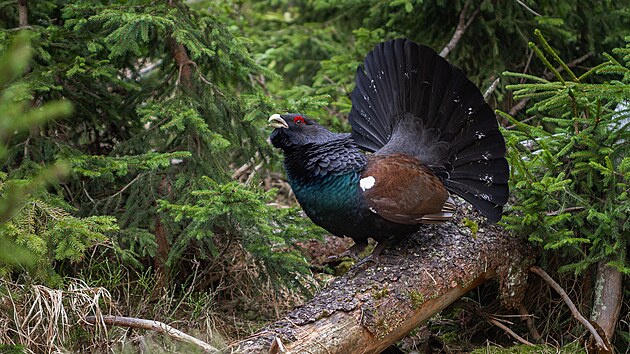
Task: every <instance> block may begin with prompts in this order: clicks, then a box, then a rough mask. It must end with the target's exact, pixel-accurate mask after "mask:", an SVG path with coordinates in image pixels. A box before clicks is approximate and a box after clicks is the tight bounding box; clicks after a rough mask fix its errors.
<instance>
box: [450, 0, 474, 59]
mask: <svg viewBox="0 0 630 354" xmlns="http://www.w3.org/2000/svg"><path fill="white" fill-rule="evenodd" d="M469 6H470V1H467V2H466V4H464V8H463V9H462V11H461V12H460V13H459V22H458V23H457V27H456V28H455V33H453V37H451V40H450V41H448V43H447V44H446V46H445V47H444V49H442V51H441V52H440V56H441V57H442V58H446V56H447V55H448V54H449V53H450V52H451V51H452V50H453V49H455V46H457V43H459V40H460V39H461V38H462V36H463V35H464V32H466V30H467V29H468V26H470V24H471V23H472V22H473V21H474V20H475V18H476V17H477V15H478V14H479V11H481V8H477V9H476V10H475V12H473V14H472V15H470V18H469V19H468V21H466V13H467V12H468V7H469Z"/></svg>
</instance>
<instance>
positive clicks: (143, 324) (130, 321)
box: [85, 315, 219, 353]
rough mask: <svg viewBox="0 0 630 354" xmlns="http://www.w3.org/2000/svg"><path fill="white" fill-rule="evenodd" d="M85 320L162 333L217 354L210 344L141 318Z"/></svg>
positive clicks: (97, 318) (160, 323)
mask: <svg viewBox="0 0 630 354" xmlns="http://www.w3.org/2000/svg"><path fill="white" fill-rule="evenodd" d="M85 320H86V321H87V322H88V323H91V324H96V322H97V321H99V322H101V321H102V322H104V323H105V324H106V325H110V326H122V327H129V328H140V329H148V330H152V331H156V332H160V333H164V334H166V335H168V336H170V337H171V338H173V339H175V340H178V341H182V342H186V343H192V344H194V345H197V346H199V347H201V348H202V349H203V350H204V352H205V353H219V350H218V349H216V348H214V347H213V346H211V345H210V344H208V343H206V342H204V341H202V340H201V339H197V338H195V337H193V336H190V335H188V334H186V333H184V332H182V331H180V330H178V329H175V328H173V327H171V326H169V325H167V324H166V323H163V322H159V321H153V320H145V319H141V318H133V317H122V316H110V315H104V316H99V317H97V316H87V317H86V318H85Z"/></svg>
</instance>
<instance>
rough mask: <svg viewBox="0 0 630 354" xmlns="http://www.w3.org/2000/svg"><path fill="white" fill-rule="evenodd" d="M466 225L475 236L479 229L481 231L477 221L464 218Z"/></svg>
mask: <svg viewBox="0 0 630 354" xmlns="http://www.w3.org/2000/svg"><path fill="white" fill-rule="evenodd" d="M464 226H466V227H467V228H469V229H470V231H471V232H472V235H473V237H477V231H479V224H477V222H475V221H473V220H470V219H468V218H466V219H464Z"/></svg>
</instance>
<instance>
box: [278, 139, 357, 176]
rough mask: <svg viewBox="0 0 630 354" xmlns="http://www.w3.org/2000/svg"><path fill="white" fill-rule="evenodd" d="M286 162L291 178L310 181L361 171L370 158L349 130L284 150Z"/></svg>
mask: <svg viewBox="0 0 630 354" xmlns="http://www.w3.org/2000/svg"><path fill="white" fill-rule="evenodd" d="M284 165H285V169H286V171H287V175H288V177H289V179H290V180H294V181H307V180H309V179H310V178H313V177H319V176H325V175H328V174H344V173H347V172H352V171H357V172H358V171H360V170H362V169H363V168H364V167H365V166H366V165H367V158H366V157H365V155H364V154H363V153H362V152H361V151H360V150H359V148H358V147H357V145H356V144H355V143H354V140H352V138H351V137H350V134H337V135H336V137H335V138H334V139H331V140H328V141H326V142H322V143H312V144H304V145H300V146H294V147H293V148H292V149H288V150H285V160H284Z"/></svg>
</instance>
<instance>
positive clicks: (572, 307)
mask: <svg viewBox="0 0 630 354" xmlns="http://www.w3.org/2000/svg"><path fill="white" fill-rule="evenodd" d="M529 270H530V271H531V272H532V273H534V274H536V275H538V276H539V277H541V278H543V280H544V281H546V282H547V284H549V286H551V288H552V289H553V290H555V291H556V292H557V293H558V295H560V297H562V300H564V302H565V303H566V304H567V306H568V307H569V309H570V310H571V314H573V317H575V319H577V320H578V321H580V323H582V324H583V325H584V327H586V329H587V330H588V331H589V332H590V333H591V335H592V336H593V338H594V339H595V342H596V343H597V346H598V347H599V349H600V350H604V351H606V352H609V351H610V349H609V348H608V346H606V343H605V342H604V339H602V337H601V336H600V335H599V333H597V330H596V329H595V327H593V325H592V324H591V323H590V322H589V321H588V320H587V319H586V318H585V317H584V316H582V314H581V313H580V311H579V310H578V309H577V307H575V304H573V301H571V298H570V297H569V295H567V293H566V291H564V289H562V287H561V286H560V285H559V284H558V283H556V281H555V280H553V279H552V278H551V277H550V276H549V274H547V272H545V271H544V270H543V269H542V268H540V267H537V266H534V267H531V268H529Z"/></svg>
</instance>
